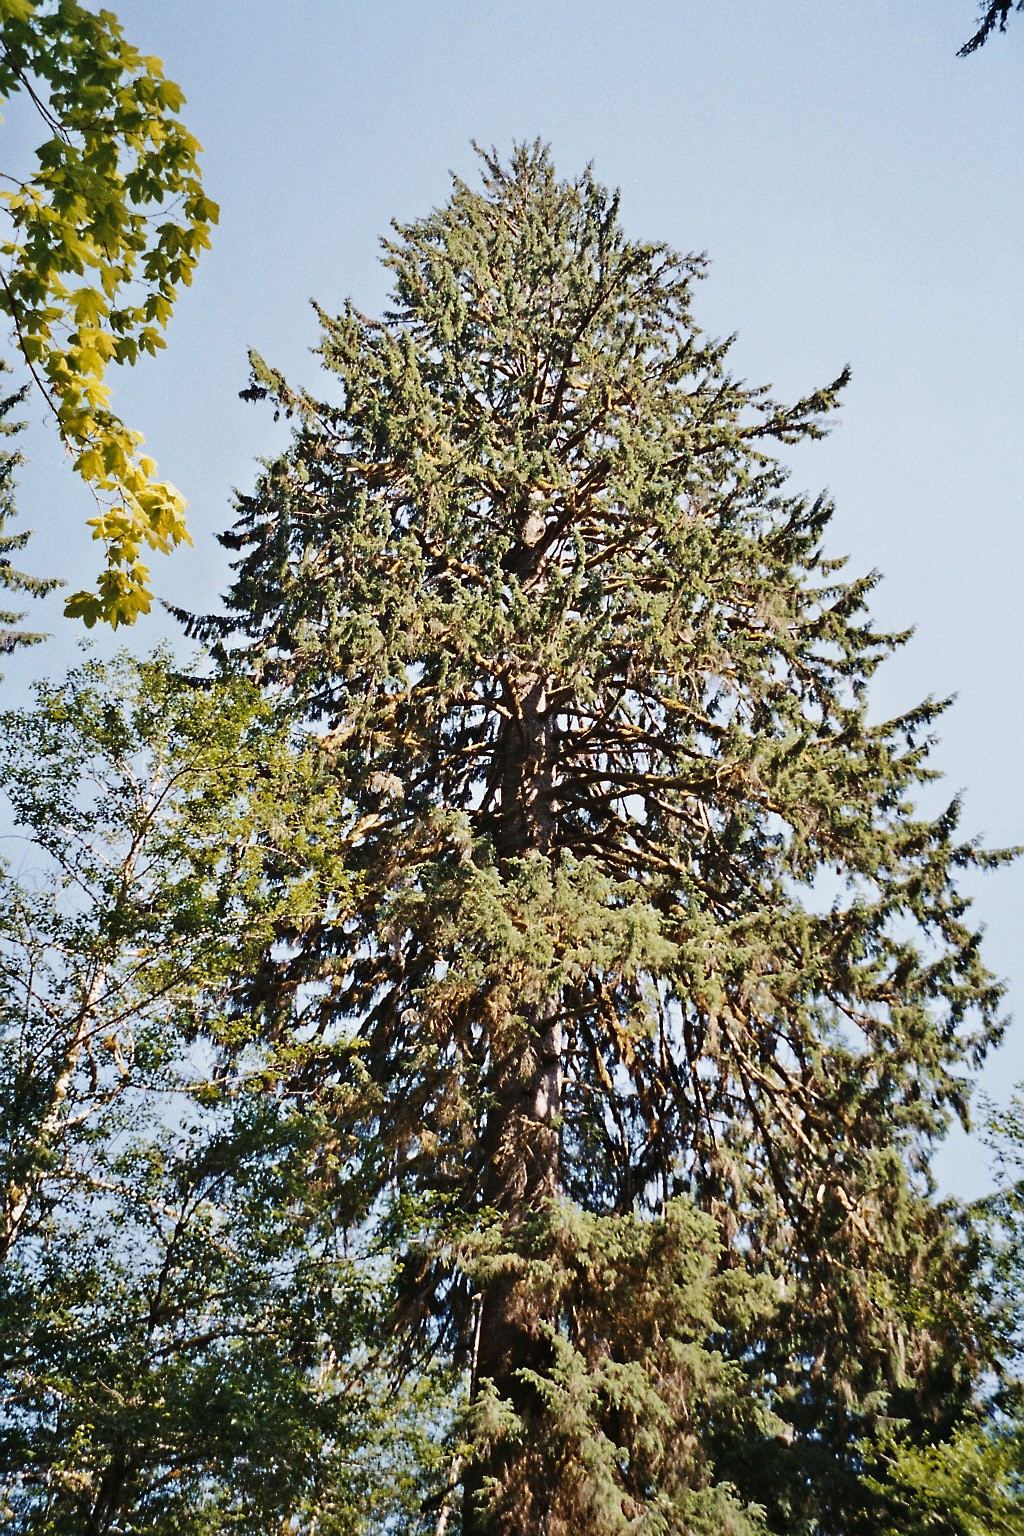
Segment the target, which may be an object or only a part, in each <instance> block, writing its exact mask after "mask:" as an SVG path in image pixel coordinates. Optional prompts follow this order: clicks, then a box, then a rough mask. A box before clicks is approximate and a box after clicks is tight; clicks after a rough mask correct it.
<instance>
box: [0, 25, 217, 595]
mask: <svg viewBox="0 0 1024 1536" xmlns="http://www.w3.org/2000/svg"><path fill="white" fill-rule="evenodd" d="M19 92H23V93H24V96H25V97H26V98H27V100H28V101H30V102H31V103H32V105H33V107H34V108H35V109H36V111H37V112H38V114H39V116H40V118H41V120H42V123H43V125H44V128H45V138H44V140H43V142H42V143H41V144H40V146H39V148H38V149H37V150H36V162H37V163H36V167H35V169H34V170H32V171H27V170H23V171H17V170H15V168H14V167H9V168H8V171H7V172H5V174H4V177H3V180H4V181H5V182H6V184H7V187H6V190H4V191H2V192H0V201H2V203H3V207H4V210H5V214H6V219H5V223H6V229H5V230H4V232H3V236H2V238H0V313H3V314H5V315H6V316H7V317H8V319H9V321H10V322H11V327H12V334H13V338H14V341H15V343H16V345H17V347H18V349H19V351H20V353H21V356H22V357H23V359H24V361H25V362H26V364H27V365H28V368H29V371H30V373H31V376H32V378H33V379H34V381H35V383H36V384H37V385H38V386H39V388H40V389H41V390H42V392H43V394H44V395H45V397H46V399H47V401H48V403H49V406H50V408H51V410H52V412H53V415H54V418H55V420H56V423H57V427H58V430H59V432H60V435H61V438H62V440H63V442H64V444H65V446H66V447H67V449H68V451H69V452H70V454H71V455H72V460H73V463H74V467H75V469H76V470H77V472H78V473H79V475H81V477H82V479H83V480H84V481H85V482H86V484H87V485H88V486H89V487H90V488H91V489H92V490H93V492H94V493H95V494H96V496H97V498H98V500H99V503H100V505H99V514H98V516H97V517H95V518H94V519H92V521H91V525H90V526H91V527H92V528H93V530H94V537H95V538H97V539H98V540H100V541H101V542H102V543H103V547H104V552H105V558H106V567H105V569H104V570H103V572H102V573H101V575H100V578H99V581H98V584H97V588H96V591H95V592H88V591H81V592H75V593H73V594H72V596H71V597H70V598H69V599H68V604H67V612H68V613H70V614H74V615H76V616H77V617H80V618H82V619H84V620H85V622H86V624H93V623H95V622H96V620H97V619H103V620H105V621H107V622H108V623H110V624H113V625H115V626H116V625H117V624H121V623H131V622H132V621H133V620H134V619H135V618H136V617H137V615H138V614H139V613H145V612H147V611H148V610H149V607H150V603H151V593H150V590H149V582H148V571H147V568H146V566H145V565H144V564H143V563H142V560H141V555H142V552H143V551H145V550H147V549H154V550H160V551H163V552H166V551H168V550H169V549H171V548H172V547H173V546H174V545H175V544H180V543H181V542H182V540H187V538H188V533H187V530H186V527H185V502H184V500H183V498H182V496H181V494H180V493H179V492H178V491H177V490H175V488H174V486H172V485H170V484H169V483H168V482H166V481H162V480H159V479H158V478H157V471H156V465H155V463H154V461H153V460H152V459H151V458H148V457H147V456H146V455H145V454H143V453H142V452H141V447H142V437H141V435H140V434H139V433H138V432H136V431H133V430H131V429H130V428H129V427H127V426H125V424H124V423H123V422H122V421H121V420H120V419H119V417H118V416H117V415H116V414H115V413H114V411H113V410H111V408H110V405H109V403H108V401H109V395H110V388H109V386H108V385H107V384H106V382H105V376H106V371H107V366H108V364H109V363H111V362H115V363H134V362H136V361H137V359H138V358H139V357H140V356H141V355H142V354H143V353H144V352H149V353H153V352H156V351H157V349H158V348H160V347H162V346H163V345H164V340H163V331H164V329H165V327H166V325H167V321H168V320H169V318H170V314H171V310H172V308H173V305H174V301H175V298H176V296H177V293H178V289H179V286H180V285H181V284H182V283H186V284H187V283H190V282H191V280H192V273H193V270H194V268H195V265H196V262H197V260H198V258H199V253H200V251H201V250H202V249H203V247H204V246H207V245H209V243H210V242H209V232H210V226H211V224H213V223H214V222H215V221H216V218H217V207H216V204H215V203H213V202H211V201H210V199H209V198H208V197H206V195H205V194H204V192H203V188H202V183H201V181H200V177H199V170H198V162H197V156H198V152H199V148H200V146H199V144H198V143H197V142H196V140H195V139H194V138H193V136H192V135H191V134H190V133H189V132H188V130H187V129H186V128H185V127H184V126H183V125H182V124H181V122H180V121H179V120H178V112H179V110H180V108H181V106H182V104H183V102H184V96H183V95H182V92H181V90H180V89H179V87H178V86H176V85H175V84H174V83H173V81H170V80H167V79H165V78H164V75H163V71H162V67H161V64H160V60H159V59H156V58H153V57H150V56H147V55H144V54H141V53H140V52H139V51H138V49H136V48H134V47H133V46H132V45H131V44H130V43H128V42H126V41H125V38H124V35H123V32H122V30H121V27H120V26H119V24H118V21H117V18H116V16H114V14H113V13H112V12H111V11H108V10H103V11H99V12H93V11H90V10H88V9H86V8H85V7H84V6H82V5H79V4H78V3H77V0H0V103H5V102H8V101H10V100H11V99H12V98H13V97H15V96H17V95H18V93H19ZM158 212H159V213H160V214H161V215H162V216H160V217H157V214H158Z"/></svg>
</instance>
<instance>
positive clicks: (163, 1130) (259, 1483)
mask: <svg viewBox="0 0 1024 1536" xmlns="http://www.w3.org/2000/svg"><path fill="white" fill-rule="evenodd" d="M2 726H3V737H2V742H3V744H2V747H0V782H2V786H3V789H4V791H5V793H6V797H7V799H8V801H9V804H10V807H11V810H12V812H13V814H14V816H15V818H16V821H17V825H18V827H19V830H20V833H21V835H22V836H23V837H24V838H25V839H27V843H26V845H25V848H24V851H23V852H22V854H21V856H20V857H19V859H18V864H19V865H20V870H19V873H18V874H17V875H15V874H13V873H12V872H10V871H5V872H4V873H3V875H2V877H0V1099H2V1116H0V1123H2V1125H3V1138H2V1144H0V1176H2V1184H0V1192H2V1215H3V1227H2V1242H0V1339H2V1345H0V1511H2V1519H3V1522H4V1524H5V1528H7V1529H10V1530H12V1531H14V1532H25V1533H26V1536H27V1533H29V1532H31V1533H32V1536H43V1533H49V1536H71V1533H74V1536H79V1533H82V1532H89V1533H92V1536H101V1533H107V1532H114V1531H123V1530H146V1531H147V1532H152V1533H154V1536H156V1533H167V1536H170V1533H171V1532H173V1533H175V1536H182V1533H185V1532H189V1533H194V1536H199V1533H207V1532H212V1531H214V1530H216V1531H237V1532H240V1533H243V1532H244V1533H253V1536H256V1533H259V1536H270V1533H271V1532H272V1533H274V1536H278V1533H279V1532H280V1530H281V1529H282V1522H287V1521H290V1520H294V1521H296V1522H301V1523H302V1528H304V1529H307V1530H308V1529H312V1525H311V1523H310V1522H312V1521H313V1520H314V1519H316V1520H317V1521H318V1522H319V1523H318V1525H317V1529H318V1530H319V1531H321V1532H327V1531H333V1532H335V1533H337V1536H340V1533H347V1536H354V1533H360V1532H363V1531H365V1530H366V1529H368V1524H369V1521H370V1520H371V1519H373V1518H375V1517H379V1523H378V1524H377V1527H376V1528H377V1529H378V1530H379V1529H381V1528H382V1527H383V1525H384V1524H385V1523H386V1521H387V1520H388V1519H391V1520H395V1519H397V1518H399V1517H400V1516H401V1513H402V1510H403V1508H404V1507H405V1506H406V1505H408V1503H409V1502H410V1501H412V1503H413V1505H414V1506H415V1505H416V1504H417V1503H418V1498H419V1496H418V1495H417V1484H416V1479H417V1477H418V1476H419V1475H420V1471H419V1466H418V1460H417V1458H419V1460H420V1461H422V1462H424V1463H425V1465H426V1466H428V1467H429V1466H430V1464H431V1451H430V1434H429V1431H430V1419H429V1413H430V1412H431V1411H436V1410H434V1409H433V1398H432V1396H431V1382H430V1379H429V1378H423V1379H422V1380H420V1381H419V1382H417V1383H416V1384H415V1385H414V1387H413V1389H411V1391H410V1392H407V1393H405V1394H403V1393H401V1392H397V1391H396V1390H395V1388H394V1386H393V1385H392V1384H391V1382H390V1379H389V1375H388V1370H387V1358H388V1356H387V1350H386V1347H385V1345H386V1337H385V1338H384V1339H382V1337H381V1317H380V1301H379V1299H378V1297H379V1293H380V1288H381V1285H382V1283H383V1280H384V1278H385V1277H386V1274H387V1271H388V1263H387V1260H386V1258H383V1257H374V1256H373V1255H372V1254H370V1253H368V1252H367V1251H366V1250H365V1247H364V1248H360V1246H359V1244H358V1242H357V1240H356V1239H355V1236H354V1234H352V1233H346V1232H342V1231H339V1230H338V1229H337V1227H336V1225H335V1222H334V1205H335V1194H334V1189H335V1185H336V1183H337V1180H338V1177H339V1170H340V1165H341V1161H342V1158H343V1153H344V1148H343V1146H341V1145H340V1144H339V1140H338V1136H337V1133H336V1129H335V1127H334V1123H333V1119H332V1116H331V1115H330V1113H329V1112H328V1111H327V1110H325V1109H324V1108H323V1107H315V1106H314V1107H312V1108H309V1107H306V1108H301V1107H300V1106H299V1105H297V1104H296V1102H295V1101H294V1100H293V1099H291V1098H289V1097H288V1095H287V1094H285V1093H284V1092H282V1091H281V1089H280V1086H279V1085H280V1081H281V1076H282V1068H281V1065H280V1064H278V1063H276V1062H275V1058H274V1053H273V1052H272V1051H270V1050H268V1049H266V1048H262V1049H261V1048H259V1047H258V1046H257V1045H255V1044H251V1043H247V1042H249V1041H251V1034H252V1032H251V1031H247V1030H246V1028H245V1024H244V1020H243V1019H242V1018H241V1017H239V1016H237V1013H236V1014H235V1016H233V1017H232V1021H231V1025H230V1029H228V1028H225V1027H224V1021H225V1018H226V1015H227V1012H228V1008H229V1000H230V996H231V989H232V986H233V979H232V978H233V976H234V974H235V969H236V967H239V966H240V967H242V968H245V966H246V965H247V964H251V965H252V966H254V967H255V966H256V965H257V963H258V961H259V957H260V955H261V953H262V950H263V949H264V947H265V946H266V944H267V943H268V942H270V940H271V939H272V937H273V934H274V932H275V930H276V927H277V925H278V923H279V922H280V920H281V915H282V913H283V912H287V914H288V920H289V922H292V923H294V922H295V921H297V920H300V919H301V915H302V914H303V913H304V912H317V913H322V912H324V911H325V910H330V908H331V905H332V904H333V905H334V906H335V907H337V906H339V905H340V904H343V903H344V901H345V899H346V898H345V890H346V885H345V881H344V877H343V875H342V874H341V871H340V869H339V864H338V859H337V856H336V854H335V852H333V851H332V849H331V847H330V846H329V845H327V844H325V842H324V839H323V838H322V836H321V835H320V833H321V827H322V823H321V821H320V817H321V816H323V815H326V816H327V817H328V825H330V826H331V830H332V835H334V836H336V835H337V832H338V828H339V825H340V821H341V818H340V816H339V815H338V814H337V812H336V810H335V814H333V815H332V814H331V811H332V807H335V808H336V802H337V796H336V794H335V793H334V792H333V791H332V786H331V784H330V783H329V782H327V783H324V782H323V776H322V773H321V772H320V753H319V752H318V751H316V750H315V749H310V748H303V747H302V744H301V743H296V742H295V741H294V740H293V737H292V734H291V732H290V731H289V729H288V728H287V726H286V725H281V724H280V723H279V722H277V721H276V720H275V718H274V714H273V711H271V710H270V708H269V707H268V706H267V705H266V704H265V703H262V702H261V701H260V700H259V699H258V697H257V696H256V695H255V692H254V690H253V689H252V688H251V687H250V686H247V685H244V684H242V683H239V682H235V683H233V684H222V685H218V686H216V687H210V688H207V689H205V690H202V689H200V690H197V689H196V687H195V686H193V685H191V684H189V683H188V682H187V681H185V680H183V679H181V678H179V677H176V676H175V675H174V673H173V672H172V671H170V670H169V668H168V666H167V663H166V660H161V659H157V660H155V661H151V662H148V663H144V664H141V665H136V664H134V663H131V662H128V661H126V660H122V662H121V663H120V664H118V665H117V666H115V667H112V668H103V667H98V666H89V667H86V668H85V669H83V670H81V671H80V672H78V673H77V674H74V675H73V676H72V678H71V679H70V680H69V681H68V682H67V683H66V684H63V685H59V686H45V687H43V688H41V689H40V690H39V699H38V702H37V704H36V706H35V707H33V708H31V709H28V710H21V711H8V712H7V713H6V714H5V715H4V716H3V719H2ZM268 860H269V861H270V862H269V863H268ZM421 1451H422V1455H420V1452H421ZM382 1469H387V1471H388V1473H389V1474H390V1475H389V1476H386V1477H385V1476H382ZM395 1528H397V1527H395Z"/></svg>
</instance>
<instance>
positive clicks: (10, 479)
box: [0, 363, 60, 656]
mask: <svg viewBox="0 0 1024 1536" xmlns="http://www.w3.org/2000/svg"><path fill="white" fill-rule="evenodd" d="M6 371H7V369H6V367H5V366H4V365H3V364H2V363H0V374H2V373H5V372H6ZM27 393H28V390H27V387H25V388H22V389H18V390H15V391H14V392H13V394H10V395H6V396H3V397H0V437H10V436H12V435H13V434H14V433H15V432H20V431H21V429H22V426H23V423H22V422H19V421H12V420H11V419H10V418H11V413H12V412H13V411H16V410H17V409H18V408H19V407H20V406H21V405H23V404H24V401H25V396H26V394H27ZM21 462H22V457H21V454H20V453H18V451H17V450H16V449H12V448H0V589H2V590H3V591H5V592H17V593H19V594H20V593H27V594H28V596H30V597H42V596H43V594H44V593H46V592H52V591H53V589H54V588H55V587H58V586H60V582H58V581H54V580H52V579H51V580H46V579H44V578H41V577H39V576H29V575H27V574H26V573H25V572H24V571H19V570H16V569H15V567H14V566H13V565H12V564H11V556H12V554H17V553H19V552H20V551H21V550H23V549H24V548H25V545H26V544H27V543H28V541H29V538H30V534H29V533H28V531H27V530H26V531H25V532H22V533H8V532H7V524H8V522H9V521H10V520H11V519H13V518H15V517H17V515H18V514H17V510H16V507H15V502H14V486H15V475H16V472H17V468H18V465H19V464H20V463H21ZM23 617H24V615H23V614H21V613H12V612H11V611H10V610H7V609H0V655H2V656H9V655H10V653H11V652H12V651H14V650H17V649H18V647H19V646H22V645H37V644H38V643H39V641H40V640H45V639H46V636H45V635H41V634H35V633H33V632H32V631H31V630H25V629H16V628H14V627H13V626H14V625H16V624H18V622H19V620H21V619H22V618H23Z"/></svg>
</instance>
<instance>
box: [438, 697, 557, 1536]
mask: <svg viewBox="0 0 1024 1536" xmlns="http://www.w3.org/2000/svg"><path fill="white" fill-rule="evenodd" d="M549 681H550V680H549V679H547V678H543V677H535V678H532V679H529V680H528V682H527V684H526V686H524V687H523V688H522V689H521V691H519V694H518V704H517V709H516V714H515V717H514V718H513V719H511V720H509V721H508V723H507V727H506V729H505V730H504V731H503V732H502V734H501V737H500V738H499V741H498V744H497V751H498V753H499V754H500V780H499V782H500V786H501V787H500V796H501V799H500V816H499V824H498V835H497V837H496V843H497V853H498V856H499V859H501V860H503V861H504V860H507V859H512V858H522V857H526V856H528V855H529V854H531V853H534V854H540V855H541V856H547V855H549V854H550V853H551V851H552V847H553V843H554V834H555V817H556V806H555V793H556V788H557V767H556V763H555V753H554V738H553V730H552V721H551V719H550V716H549V713H548V693H549ZM522 1017H523V1019H524V1024H525V1029H524V1045H523V1047H522V1052H521V1054H520V1055H519V1056H518V1057H517V1059H515V1060H506V1061H501V1062H496V1063H495V1071H494V1081H493V1083H492V1090H493V1092H494V1103H493V1107H492V1109H491V1111H490V1114H489V1117H488V1124H487V1131H486V1137H485V1140H486V1143H487V1150H488V1153H489V1156H488V1161H487V1169H488V1172H487V1177H486V1180H485V1184H484V1189H483V1201H484V1204H485V1205H486V1206H489V1207H490V1208H492V1209H494V1210H497V1211H500V1212H501V1213H502V1215H503V1216H504V1217H505V1220H506V1224H507V1227H508V1228H509V1230H511V1229H512V1228H514V1227H515V1226H516V1225H517V1224H518V1223H519V1222H521V1221H522V1220H523V1218H524V1217H525V1216H527V1215H529V1214H530V1213H531V1212H533V1211H536V1210H538V1209H540V1208H542V1207H543V1206H544V1205H545V1204H546V1203H547V1202H548V1201H550V1200H552V1199H553V1198H555V1197H556V1196H557V1195H558V1193H559V1188H560V1170H559V1150H560V1116H561V1109H562V1071H563V1044H564V1042H563V1023H562V1018H561V1010H560V1003H559V999H558V998H557V997H555V996H550V997H547V998H544V999H542V1000H541V1001H540V1002H538V1003H534V1004H531V1005H530V1006H529V1007H528V1008H525V1009H523V1010H522ZM544 1320H545V1319H543V1318H542V1317H541V1316H539V1315H538V1313H537V1310H536V1306H535V1305H531V1304H530V1303H529V1302H528V1301H527V1299H526V1298H525V1297H524V1295H523V1293H522V1289H521V1287H520V1286H518V1285H517V1283H516V1279H515V1277H514V1276H513V1275H501V1276H499V1277H498V1278H496V1279H495V1280H493V1281H491V1283H490V1284H489V1285H488V1286H487V1288H486V1290H485V1291H484V1293H483V1296H482V1300H481V1313H480V1325H479V1340H478V1347H477V1350H476V1369H475V1371H474V1380H473V1384H472V1396H473V1399H474V1401H475V1400H476V1398H477V1396H478V1394H479V1392H480V1390H481V1387H482V1385H483V1383H484V1382H487V1381H490V1382H492V1383H493V1385H494V1388H495V1390H496V1392H497V1394H498V1396H499V1397H501V1398H502V1399H504V1400H506V1401H508V1402H509V1403H510V1404H511V1405H512V1407H513V1409H514V1410H515V1411H516V1413H517V1414H519V1415H520V1416H521V1417H522V1418H523V1419H524V1421H525V1423H526V1425H527V1433H528V1435H529V1429H530V1426H531V1425H538V1426H539V1423H540V1416H541V1411H542V1404H541V1401H540V1398H539V1396H538V1394H537V1392H536V1390H535V1388H533V1387H532V1386H531V1385H530V1384H529V1383H528V1382H524V1381H523V1380H522V1379H521V1375H520V1373H521V1372H523V1371H533V1372H537V1373H540V1374H544V1373H545V1372H546V1370H547V1369H549V1367H550V1364H551V1359H550V1346H549V1344H548V1343H547V1340H546V1339H545V1337H544V1335H543V1333H542V1330H541V1327H540V1326H539V1325H540V1324H541V1323H542V1322H543V1321H544ZM512 1455H513V1453H512V1452H511V1451H507V1450H505V1449H504V1448H501V1447H498V1448H495V1450H494V1451H493V1452H492V1453H491V1455H490V1456H489V1457H487V1458H486V1459H485V1460H483V1461H477V1462H474V1463H471V1464H470V1465H469V1466H467V1468H466V1473H465V1477H464V1480H463V1515H462V1530H463V1536H484V1533H485V1532H486V1533H488V1536H493V1533H494V1532H505V1531H509V1532H511V1531H513V1530H514V1531H515V1533H516V1536H544V1533H545V1532H546V1531H547V1530H548V1528H549V1522H550V1493H551V1490H547V1494H546V1493H545V1490H544V1489H542V1488H538V1489H536V1491H535V1499H534V1500H532V1501H531V1503H532V1507H531V1508H530V1509H529V1510H527V1509H526V1508H524V1507H522V1505H520V1506H519V1507H518V1508H517V1510H516V1511H515V1513H514V1516H513V1517H512V1518H513V1523H512V1524H508V1523H507V1522H506V1521H504V1520H502V1519H500V1518H499V1520H498V1521H497V1523H495V1522H493V1521H490V1520H489V1519H488V1518H487V1515H486V1513H485V1510H484V1484H485V1481H486V1479H488V1478H497V1479H498V1480H499V1482H505V1481H506V1475H507V1474H508V1472H509V1470H510V1465H511V1457H512Z"/></svg>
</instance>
